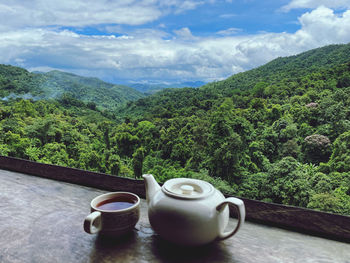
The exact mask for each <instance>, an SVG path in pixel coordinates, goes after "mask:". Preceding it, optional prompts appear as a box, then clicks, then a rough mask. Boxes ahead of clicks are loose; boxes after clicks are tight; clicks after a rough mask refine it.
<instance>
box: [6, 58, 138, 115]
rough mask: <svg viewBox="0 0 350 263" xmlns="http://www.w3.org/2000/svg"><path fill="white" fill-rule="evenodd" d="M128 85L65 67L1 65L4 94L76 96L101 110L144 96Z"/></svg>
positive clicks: (39, 97) (41, 96) (53, 96)
mask: <svg viewBox="0 0 350 263" xmlns="http://www.w3.org/2000/svg"><path fill="white" fill-rule="evenodd" d="M144 96H145V95H144V94H143V93H141V92H138V91H136V90H135V89H132V88H130V87H127V86H122V85H114V84H111V83H107V82H104V81H102V80H100V79H97V78H87V77H81V76H78V75H74V74H70V73H65V72H61V71H57V70H55V71H50V72H47V73H39V72H37V73H30V72H28V71H27V70H25V69H22V68H19V67H13V66H9V65H0V97H2V98H3V99H9V98H21V97H22V98H31V99H34V100H38V99H60V98H63V97H64V98H73V99H78V100H81V101H83V102H90V103H93V104H95V105H96V106H97V107H98V108H100V109H101V110H106V109H107V110H113V109H116V108H117V107H119V106H121V105H122V104H124V103H126V102H127V101H132V100H137V99H139V98H142V97H144Z"/></svg>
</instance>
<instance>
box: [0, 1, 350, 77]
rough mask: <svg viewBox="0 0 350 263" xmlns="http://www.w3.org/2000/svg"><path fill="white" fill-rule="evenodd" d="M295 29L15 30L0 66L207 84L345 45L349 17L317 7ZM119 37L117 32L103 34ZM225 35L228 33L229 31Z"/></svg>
mask: <svg viewBox="0 0 350 263" xmlns="http://www.w3.org/2000/svg"><path fill="white" fill-rule="evenodd" d="M124 2H125V4H127V3H129V2H133V1H131V0H130V1H127V0H125V1H124ZM150 2H152V1H151V0H150ZM170 2H171V1H170ZM175 2H176V1H175ZM175 2H173V4H176V3H175ZM145 4H146V2H145ZM299 21H300V25H301V28H300V29H299V30H298V31H297V32H295V33H260V34H258V35H250V36H247V35H245V36H240V35H227V34H226V35H225V34H222V35H217V34H216V35H214V36H212V37H199V36H196V35H194V36H193V34H192V32H191V31H190V29H189V28H186V27H185V28H179V29H178V30H175V31H174V32H173V33H174V34H172V33H167V32H165V31H163V29H162V28H161V27H159V29H139V30H135V31H133V32H128V33H127V32H123V33H122V35H121V36H115V35H108V36H87V35H81V34H78V33H74V32H72V31H69V30H63V31H60V30H58V29H57V28H42V29H40V28H32V27H29V28H20V29H16V30H8V31H6V32H0V63H5V64H13V65H19V66H22V67H26V68H28V69H33V70H35V69H43V70H45V69H60V70H64V71H70V72H73V73H76V74H82V75H85V76H96V77H100V78H102V79H104V80H107V81H121V80H135V81H141V80H150V81H152V80H153V81H156V80H161V81H168V82H181V81H187V80H202V81H213V80H215V79H222V78H226V77H228V76H230V75H232V74H235V73H237V72H240V71H244V70H248V69H251V68H253V67H256V66H259V65H262V64H264V63H266V62H268V61H270V60H272V59H274V58H276V57H278V56H288V55H294V54H297V53H300V52H302V51H305V50H308V49H311V48H316V47H320V46H323V45H327V44H332V43H348V42H350V34H349V32H350V11H345V12H343V13H340V14H339V13H334V12H333V10H332V9H329V8H326V7H319V8H317V9H315V10H313V11H311V12H307V13H305V14H303V15H302V16H301V17H300V18H299ZM119 30H120V28H119V27H116V28H111V30H110V31H111V32H113V31H119ZM226 31H227V32H229V33H234V32H235V29H234V28H228V29H227V30H226ZM224 32H225V31H222V33H224Z"/></svg>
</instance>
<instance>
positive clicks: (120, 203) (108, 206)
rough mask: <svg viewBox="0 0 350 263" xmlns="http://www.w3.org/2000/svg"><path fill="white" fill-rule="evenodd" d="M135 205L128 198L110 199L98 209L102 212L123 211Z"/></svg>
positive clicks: (100, 204)
mask: <svg viewBox="0 0 350 263" xmlns="http://www.w3.org/2000/svg"><path fill="white" fill-rule="evenodd" d="M134 204H135V203H134V202H133V201H132V200H128V199H126V198H124V199H121V198H115V199H108V200H104V201H102V202H100V203H99V204H98V205H97V207H98V208H99V209H102V210H122V209H126V208H128V207H131V206H133V205H134Z"/></svg>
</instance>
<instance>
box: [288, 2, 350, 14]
mask: <svg viewBox="0 0 350 263" xmlns="http://www.w3.org/2000/svg"><path fill="white" fill-rule="evenodd" d="M319 6H324V7H328V8H334V9H337V8H342V9H345V8H350V1H349V0H292V1H291V2H290V3H288V4H287V5H285V6H283V7H282V10H283V11H289V10H291V9H296V8H313V9H314V8H317V7H319Z"/></svg>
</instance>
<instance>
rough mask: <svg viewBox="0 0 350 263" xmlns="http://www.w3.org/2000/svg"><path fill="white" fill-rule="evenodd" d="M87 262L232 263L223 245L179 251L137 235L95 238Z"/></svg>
mask: <svg viewBox="0 0 350 263" xmlns="http://www.w3.org/2000/svg"><path fill="white" fill-rule="evenodd" d="M90 262H181V263H182V262H201V263H202V262H233V263H234V262H235V260H234V258H232V254H231V253H229V251H228V248H227V247H226V245H225V243H224V242H213V243H211V244H209V245H205V246H200V247H182V246H178V245H175V244H173V243H170V242H168V241H165V240H164V239H162V238H161V237H159V236H158V235H149V236H143V235H139V233H137V232H136V231H134V232H131V233H130V234H128V235H126V236H124V237H121V238H118V239H113V238H107V237H103V236H97V237H96V240H95V245H94V249H93V250H92V251H91V254H90Z"/></svg>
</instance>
